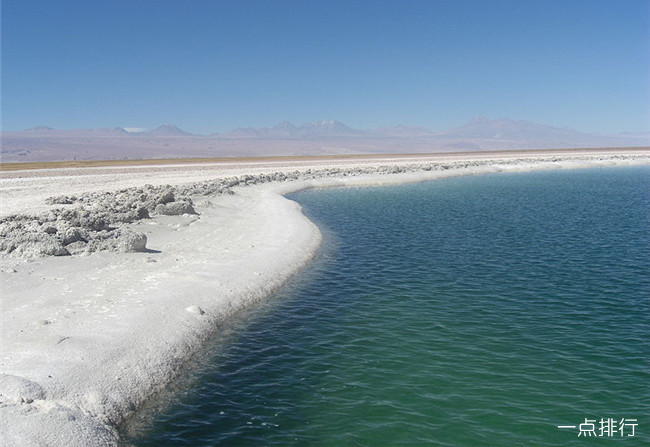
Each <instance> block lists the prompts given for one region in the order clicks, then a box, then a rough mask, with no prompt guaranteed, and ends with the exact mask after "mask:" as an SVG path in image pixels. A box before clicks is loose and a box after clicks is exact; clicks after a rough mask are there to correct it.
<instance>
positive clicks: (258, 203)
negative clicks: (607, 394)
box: [0, 148, 650, 446]
mask: <svg viewBox="0 0 650 447" xmlns="http://www.w3.org/2000/svg"><path fill="white" fill-rule="evenodd" d="M617 164H620V165H628V164H650V151H649V150H648V149H647V148H642V149H635V150H594V151H577V152H571V151H563V152H557V151H551V152H534V153H532V152H508V153H489V154H484V153H478V154H445V155H431V156H427V155H417V156H377V157H347V158H328V157H322V158H313V157H312V158H309V159H301V158H295V159H281V160H268V159H264V160H262V161H251V160H247V161H237V160H234V161H220V162H213V163H211V162H206V163H198V164H184V163H182V162H179V163H176V164H170V165H156V166H146V164H144V165H142V166H104V167H93V168H61V169H51V170H50V169H37V170H25V171H20V170H19V171H11V172H8V171H7V172H2V173H1V174H0V199H1V204H2V209H1V213H0V214H1V215H2V216H8V215H10V214H15V213H43V212H46V211H47V210H48V209H51V208H53V207H57V206H59V207H60V206H61V205H48V204H46V203H45V199H46V198H47V197H50V196H53V195H73V194H81V193H83V192H88V191H117V190H121V189H124V188H131V187H137V186H142V185H144V184H153V185H166V184H169V185H183V184H189V183H193V182H199V181H205V180H209V179H214V178H227V177H228V178H229V177H233V176H243V175H250V176H258V177H251V178H250V179H249V180H247V181H246V182H240V183H239V184H238V185H237V186H235V187H234V188H233V190H234V192H235V194H234V195H218V196H197V197H194V198H193V201H194V205H195V209H196V211H197V212H198V215H190V214H185V215H178V216H161V215H156V216H153V217H152V218H151V219H142V220H138V221H136V222H133V223H130V224H125V226H127V227H128V228H130V229H132V230H133V231H138V232H142V233H144V234H146V236H147V249H148V250H147V251H143V252H136V253H114V252H102V251H100V252H96V253H92V254H90V255H85V256H65V257H31V258H23V257H18V256H13V255H11V254H5V255H3V256H2V258H1V259H0V266H1V268H2V272H0V275H1V281H2V283H1V284H2V354H1V364H0V366H1V368H0V369H1V371H0V372H1V373H2V375H1V376H0V399H1V403H0V415H1V421H2V422H1V423H2V426H1V432H0V439H1V440H2V444H3V445H21V446H23V445H28V446H29V445H55V446H57V445H61V446H63V445H65V446H75V445H78V446H94V445H97V446H99V445H117V444H118V443H119V436H118V433H117V431H116V426H117V425H118V424H119V423H121V422H122V421H123V420H124V418H125V417H128V416H129V415H130V414H132V412H133V411H135V410H137V409H138V408H139V407H140V406H141V405H142V404H143V403H144V402H145V401H146V400H147V399H148V398H150V397H152V396H153V395H154V394H155V393H156V392H157V391H159V390H161V389H162V388H163V387H164V386H165V385H166V384H168V383H169V382H170V381H172V380H173V379H174V378H175V377H176V376H177V375H178V374H180V373H182V370H183V366H184V365H185V363H186V362H187V361H188V359H190V358H191V356H192V355H193V353H195V352H197V351H198V350H199V349H200V348H201V347H202V346H203V345H204V344H205V343H206V342H207V341H208V340H209V339H210V337H211V336H212V335H213V334H214V333H215V331H218V328H219V322H220V321H223V319H227V318H228V317H229V316H230V315H232V314H233V312H236V311H237V310H238V309H241V308H243V307H245V306H247V305H249V304H250V303H252V302H254V301H256V300H261V299H264V298H265V297H266V296H268V295H269V294H270V293H272V292H273V291H274V290H275V289H277V287H279V286H280V285H282V284H283V283H284V282H285V281H286V280H287V279H288V278H289V277H290V276H291V275H293V274H295V273H296V272H298V271H299V270H300V268H301V267H302V266H304V265H305V264H306V263H307V262H309V260H310V259H311V258H312V257H313V256H314V254H315V253H316V250H317V249H318V246H319V243H320V239H321V236H320V232H319V230H318V228H317V227H316V226H315V225H314V224H313V223H311V222H310V221H309V220H308V219H306V218H305V217H304V216H303V215H302V213H301V211H300V207H299V205H298V204H296V203H294V202H292V201H290V200H288V199H286V198H284V197H283V194H286V193H288V192H291V191H295V190H298V189H302V188H309V187H332V186H362V185H380V184H389V183H403V182H413V181H424V180H433V179H437V178H442V177H446V176H456V175H469V174H479V173H486V172H499V171H514V170H532V169H554V168H577V167H587V166H601V165H617ZM328 169H335V170H336V171H328V172H326V171H325V170H328ZM295 171H298V172H297V173H296V174H295V176H294V177H292V180H290V181H283V182H273V181H271V182H266V181H264V182H262V181H260V179H259V176H260V175H262V174H270V173H274V172H295Z"/></svg>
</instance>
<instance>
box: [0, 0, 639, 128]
mask: <svg viewBox="0 0 650 447" xmlns="http://www.w3.org/2000/svg"><path fill="white" fill-rule="evenodd" d="M477 115H487V116H489V117H492V118H503V117H508V118H512V119H524V120H528V121H533V122H538V123H542V124H550V125H555V126H569V127H573V128H576V129H578V130H582V131H590V132H606V133H613V132H619V131H648V130H650V1H648V0H639V1H636V0H560V1H555V0H529V1H527V0H512V1H498V0H474V1H463V0H441V1H438V0H428V1H412V0H393V1H381V0H372V1H354V0H348V1H336V0H321V1H315V0H313V1H309V0H292V1H281V0H257V1H249V0H231V1H216V0H214V1H203V0H187V1H181V0H174V1H166V0H78V1H67V0H56V1H53V0H43V1H35V0H2V127H3V129H4V130H20V129H24V128H28V127H31V126H35V125H48V126H51V127H55V128H61V129H70V128H93V127H116V126H120V127H144V128H153V127H155V126H157V125H159V124H162V123H174V124H176V125H178V126H179V127H181V128H183V129H185V130H188V131H191V132H195V133H202V134H207V133H211V132H223V131H227V130H230V129H232V128H235V127H242V126H272V125H274V124H276V123H277V122H278V121H280V120H289V121H292V122H294V123H296V124H300V123H303V122H306V121H313V120H320V119H336V120H340V121H343V122H345V123H346V124H348V125H350V126H352V127H356V128H373V127H378V126H383V125H391V124H408V125H420V126H425V127H428V128H429V129H432V130H443V129H446V128H449V127H452V126H458V125H461V124H463V123H464V122H465V121H468V120H469V119H471V118H473V117H475V116H477Z"/></svg>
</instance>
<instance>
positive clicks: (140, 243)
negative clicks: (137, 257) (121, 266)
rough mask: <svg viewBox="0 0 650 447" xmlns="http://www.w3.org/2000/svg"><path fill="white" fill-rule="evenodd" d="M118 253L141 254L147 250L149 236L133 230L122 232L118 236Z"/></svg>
mask: <svg viewBox="0 0 650 447" xmlns="http://www.w3.org/2000/svg"><path fill="white" fill-rule="evenodd" d="M116 248H117V251H119V252H123V253H132V252H141V251H145V250H146V249H147V236H146V235H145V234H144V233H139V232H135V231H131V230H120V232H119V234H118V236H117V244H116Z"/></svg>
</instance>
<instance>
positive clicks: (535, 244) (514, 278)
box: [129, 167, 650, 446]
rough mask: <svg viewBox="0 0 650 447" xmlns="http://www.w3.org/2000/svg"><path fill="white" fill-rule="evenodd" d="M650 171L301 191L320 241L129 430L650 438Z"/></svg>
mask: <svg viewBox="0 0 650 447" xmlns="http://www.w3.org/2000/svg"><path fill="white" fill-rule="evenodd" d="M648 191H650V168H648V167H625V168H621V167H618V168H598V169H579V170H558V171H546V172H528V173H499V174H487V175H480V176H470V177H461V178H452V179H444V180H439V181H434V182H426V183H419V184H411V185H400V186H390V187H376V188H375V187H369V188H340V189H326V190H306V191H302V192H299V193H295V194H293V195H291V196H290V198H292V199H293V200H296V201H298V202H299V203H300V204H301V205H302V206H303V207H304V211H305V213H306V214H307V216H308V217H309V218H310V219H312V220H313V221H314V222H316V223H317V224H318V225H319V227H320V228H321V229H322V231H323V232H324V234H325V243H324V245H323V248H322V249H321V252H320V255H319V257H318V259H317V260H316V261H315V262H314V263H313V264H312V265H311V266H310V267H309V268H307V269H306V270H305V271H304V272H303V273H301V274H300V275H298V276H297V277H296V278H294V279H293V281H291V283H290V284H289V285H287V286H286V287H284V288H283V289H282V290H281V291H280V292H279V293H277V294H276V295H275V296H274V297H273V298H272V299H271V300H269V301H268V302H267V303H265V304H264V305H260V306H258V307H256V308H254V309H251V310H250V311H247V312H245V313H244V314H242V315H241V317H240V318H239V319H237V321H235V322H234V323H233V324H232V325H230V326H228V327H227V328H224V331H223V335H222V336H221V337H220V339H219V340H215V343H214V346H213V347H212V349H211V350H210V351H209V352H206V353H204V354H203V355H202V356H201V358H200V359H198V360H197V364H198V366H197V367H196V368H195V370H194V371H193V373H192V374H191V378H190V379H188V381H187V383H186V384H185V385H183V386H179V389H178V390H177V392H176V393H175V394H174V395H173V399H168V402H169V401H171V402H172V403H169V404H168V405H166V406H165V408H164V410H163V411H162V412H160V411H153V412H152V413H151V414H149V415H141V417H143V418H144V419H145V420H147V421H148V422H147V424H146V425H145V426H142V424H141V425H140V426H139V427H138V428H137V430H134V431H133V432H132V433H131V435H130V438H129V442H131V443H133V444H134V445H138V446H148V445H157V446H158V445H229V446H249V445H250V446H253V445H254V446H258V445H277V446H279V445H283V446H284V445H323V446H330V445H350V446H356V445H368V446H370V445H372V446H377V445H386V446H389V445H440V446H473V445H477V446H478V445H542V446H544V445H549V446H550V445H578V444H580V443H583V442H584V440H583V439H582V437H578V434H579V427H578V426H579V425H580V424H582V423H585V419H587V420H589V421H591V420H593V421H596V422H594V428H595V435H600V434H601V432H600V430H599V429H600V428H601V425H600V422H601V419H602V420H603V421H604V422H606V421H609V420H610V419H612V420H615V421H616V428H617V431H616V432H613V433H611V434H610V433H608V432H607V431H605V432H603V433H602V435H603V436H602V437H610V438H613V437H616V438H621V437H626V438H632V437H630V436H628V435H630V434H632V430H633V429H634V430H635V432H634V436H633V438H636V439H635V440H636V441H637V442H641V443H642V442H643V441H645V442H648V441H650V435H649V432H648V427H650V420H649V419H648V415H649V414H650V394H649V390H648V386H647V383H648V382H650V380H649V379H650V377H649V371H648V367H647V362H648V359H649V358H650V348H649V347H648V346H649V344H648V343H647V340H648V335H649V332H650V278H649V276H648V274H647V272H648V271H650V261H649V258H648V252H649V249H650V234H649V229H648V217H649V210H650V196H649V194H648ZM162 402H163V401H162V400H161V401H160V402H158V403H157V404H155V405H153V406H154V407H155V406H157V405H161V404H162ZM635 419H636V421H634V420H635ZM634 424H636V425H634ZM558 426H576V428H575V429H560V428H558Z"/></svg>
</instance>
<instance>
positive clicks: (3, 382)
mask: <svg viewBox="0 0 650 447" xmlns="http://www.w3.org/2000/svg"><path fill="white" fill-rule="evenodd" d="M42 399H45V390H44V389H43V387H42V386H41V385H39V384H38V383H36V382H33V381H31V380H28V379H25V378H24V377H19V376H14V375H12V374H0V402H2V403H27V404H31V403H32V402H34V401H35V400H42Z"/></svg>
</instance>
